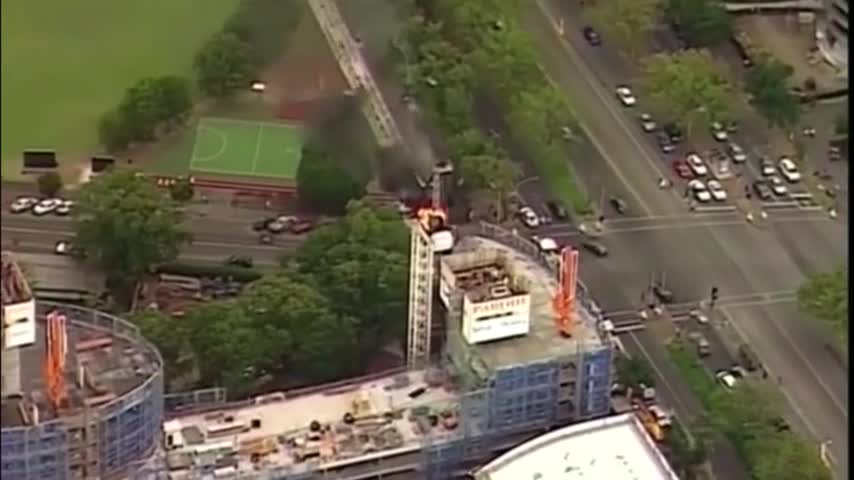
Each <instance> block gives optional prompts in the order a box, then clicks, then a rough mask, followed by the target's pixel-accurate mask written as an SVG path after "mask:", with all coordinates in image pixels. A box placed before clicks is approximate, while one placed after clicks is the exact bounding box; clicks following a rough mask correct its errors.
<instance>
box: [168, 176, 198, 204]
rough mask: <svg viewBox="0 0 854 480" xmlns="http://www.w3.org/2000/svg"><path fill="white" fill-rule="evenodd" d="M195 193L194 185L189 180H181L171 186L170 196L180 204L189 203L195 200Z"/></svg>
mask: <svg viewBox="0 0 854 480" xmlns="http://www.w3.org/2000/svg"><path fill="white" fill-rule="evenodd" d="M195 193H196V190H195V189H194V188H193V184H192V183H191V182H190V179H189V178H179V179H178V180H176V181H175V183H173V184H172V185H170V186H169V196H170V197H172V200H175V201H176V202H179V203H185V202H189V201H190V200H192V199H193V195H195Z"/></svg>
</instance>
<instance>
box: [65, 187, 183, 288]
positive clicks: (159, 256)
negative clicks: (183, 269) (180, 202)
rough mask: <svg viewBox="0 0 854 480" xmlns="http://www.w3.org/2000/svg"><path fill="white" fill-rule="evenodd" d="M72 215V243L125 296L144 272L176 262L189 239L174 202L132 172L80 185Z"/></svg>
mask: <svg viewBox="0 0 854 480" xmlns="http://www.w3.org/2000/svg"><path fill="white" fill-rule="evenodd" d="M73 215H74V216H73V221H74V232H75V243H76V244H77V245H79V246H80V247H82V248H83V249H84V250H85V251H86V252H87V253H88V256H89V258H91V259H93V260H94V261H95V262H96V263H97V264H98V265H99V266H100V267H101V268H103V269H104V271H105V272H106V273H107V276H108V278H109V279H110V280H111V282H112V284H113V285H115V286H116V287H118V291H119V292H121V293H123V295H124V296H127V295H129V294H130V292H131V291H132V290H133V287H134V285H135V284H136V281H137V280H138V279H139V277H140V276H141V275H142V274H143V273H145V272H148V271H149V270H150V269H151V268H152V267H154V266H156V265H158V264H160V263H163V262H168V261H171V260H174V259H175V258H177V256H178V252H179V250H180V247H181V245H182V244H183V243H184V242H185V241H186V240H188V239H189V236H188V234H187V232H185V231H184V230H183V229H182V227H181V220H182V217H181V214H180V213H179V212H178V210H177V208H176V204H175V203H174V202H173V201H172V200H171V199H169V198H168V197H166V196H165V195H164V194H163V192H162V191H160V190H158V189H157V187H155V186H154V184H153V183H151V182H149V181H148V180H146V179H145V178H144V177H142V176H138V175H137V174H136V173H135V172H130V171H116V172H111V173H108V174H107V175H104V176H101V177H98V178H96V179H95V180H93V181H92V182H90V183H88V184H86V185H84V186H83V188H81V189H80V191H79V192H78V194H77V207H76V208H75V210H74V212H73ZM124 299H125V300H127V298H124Z"/></svg>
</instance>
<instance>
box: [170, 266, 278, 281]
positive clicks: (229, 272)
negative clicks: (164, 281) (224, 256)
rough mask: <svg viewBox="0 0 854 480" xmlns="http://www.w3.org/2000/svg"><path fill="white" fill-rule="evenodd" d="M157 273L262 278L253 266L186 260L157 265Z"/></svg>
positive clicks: (242, 278)
mask: <svg viewBox="0 0 854 480" xmlns="http://www.w3.org/2000/svg"><path fill="white" fill-rule="evenodd" d="M157 273H164V274H170V275H186V276H188V277H231V278H233V279H234V280H236V281H238V282H254V281H255V280H258V279H259V278H261V273H260V272H258V271H257V270H254V269H252V268H241V267H234V266H229V265H201V264H196V263H185V262H172V263H165V264H163V265H160V266H159V267H157Z"/></svg>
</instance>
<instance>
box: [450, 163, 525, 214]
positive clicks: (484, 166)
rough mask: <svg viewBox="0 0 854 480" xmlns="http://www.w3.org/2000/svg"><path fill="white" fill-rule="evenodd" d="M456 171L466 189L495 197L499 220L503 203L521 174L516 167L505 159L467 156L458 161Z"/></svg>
mask: <svg viewBox="0 0 854 480" xmlns="http://www.w3.org/2000/svg"><path fill="white" fill-rule="evenodd" d="M457 169H458V171H459V172H460V175H461V176H462V178H463V180H464V181H465V185H466V186H467V187H468V188H470V189H472V190H474V191H481V192H492V193H493V194H494V195H495V197H494V198H495V207H496V211H497V212H499V218H501V217H502V214H501V212H502V211H503V205H504V202H505V200H506V199H507V197H508V195H510V193H512V192H513V188H514V187H515V182H516V179H517V178H519V174H520V172H521V170H520V169H519V167H518V165H516V164H515V163H512V162H511V161H510V159H508V158H506V157H496V156H492V155H467V156H465V157H462V158H460V159H459V162H458V164H457Z"/></svg>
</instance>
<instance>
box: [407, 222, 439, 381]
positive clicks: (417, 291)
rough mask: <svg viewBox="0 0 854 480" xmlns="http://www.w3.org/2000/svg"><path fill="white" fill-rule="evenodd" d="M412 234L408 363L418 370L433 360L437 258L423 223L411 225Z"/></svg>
mask: <svg viewBox="0 0 854 480" xmlns="http://www.w3.org/2000/svg"><path fill="white" fill-rule="evenodd" d="M410 232H411V233H410V237H411V239H410V260H409V319H408V320H409V321H408V329H407V337H406V364H407V366H408V367H409V369H411V370H414V369H419V368H424V367H425V366H426V365H427V364H428V362H429V360H430V333H431V330H432V316H433V273H434V266H433V265H434V262H435V260H434V258H435V255H434V253H433V244H432V241H431V239H430V236H429V234H428V233H427V232H426V231H425V230H424V228H423V226H422V225H421V223H420V222H418V221H412V222H410Z"/></svg>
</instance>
